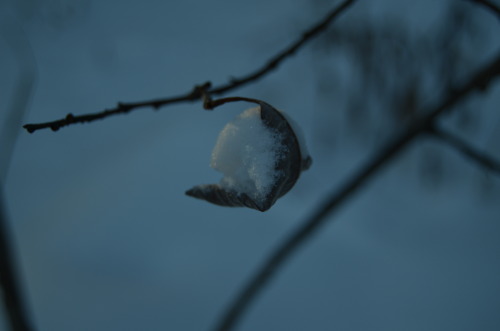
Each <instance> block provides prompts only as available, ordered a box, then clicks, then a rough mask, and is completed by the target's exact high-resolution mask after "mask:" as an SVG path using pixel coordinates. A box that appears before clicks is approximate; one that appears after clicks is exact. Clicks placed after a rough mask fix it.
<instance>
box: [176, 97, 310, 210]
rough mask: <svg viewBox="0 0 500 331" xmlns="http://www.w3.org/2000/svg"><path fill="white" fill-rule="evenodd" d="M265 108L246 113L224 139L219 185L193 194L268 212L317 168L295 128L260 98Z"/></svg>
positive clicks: (217, 155)
mask: <svg viewBox="0 0 500 331" xmlns="http://www.w3.org/2000/svg"><path fill="white" fill-rule="evenodd" d="M233 101H249V102H254V103H257V104H258V105H259V106H258V107H256V108H251V109H248V110H246V111H245V112H243V113H242V114H240V115H239V116H238V117H237V118H236V119H235V120H234V121H233V122H230V123H229V124H227V125H226V127H225V128H224V129H223V130H222V132H221V133H220V135H219V138H218V141H217V144H216V146H215V148H214V151H213V153H212V162H211V166H212V167H213V168H215V169H216V170H219V171H221V172H222V173H223V174H224V178H223V179H222V180H221V182H220V183H219V184H209V185H198V186H195V187H193V188H192V189H190V190H188V191H187V192H186V194H187V195H189V196H192V197H195V198H199V199H203V200H206V201H208V202H211V203H214V204H217V205H220V206H228V207H249V208H253V209H257V210H260V211H266V210H268V209H269V208H271V206H272V205H273V204H274V203H275V202H276V200H277V199H278V198H280V197H282V196H283V195H284V194H286V193H287V192H288V191H289V190H290V189H291V188H292V187H293V186H294V185H295V183H296V182H297V179H298V178H299V175H300V172H301V171H303V170H306V169H308V168H309V166H310V165H311V157H310V156H309V155H308V153H307V150H306V148H305V144H304V142H303V139H302V137H300V134H299V136H298V135H297V134H296V132H295V130H294V129H297V128H295V124H294V123H291V120H289V119H287V117H285V115H284V114H283V113H281V112H280V111H278V110H276V109H275V108H274V107H272V106H271V105H269V104H267V103H265V102H263V101H260V100H254V99H247V98H226V99H219V100H215V101H214V102H213V103H214V104H215V106H214V107H216V106H218V105H221V104H223V103H226V102H233Z"/></svg>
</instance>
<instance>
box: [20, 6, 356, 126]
mask: <svg viewBox="0 0 500 331" xmlns="http://www.w3.org/2000/svg"><path fill="white" fill-rule="evenodd" d="M355 1H356V0H346V1H344V2H342V3H341V4H340V5H339V6H337V7H336V8H335V9H333V10H332V11H331V12H330V13H329V14H328V15H327V16H326V17H325V18H324V19H322V20H321V21H319V22H318V23H316V24H315V25H313V26H312V27H311V28H310V29H309V30H307V31H306V32H304V33H303V34H302V36H301V37H300V38H299V39H297V40H296V41H295V42H293V43H292V44H291V45H289V46H288V47H287V48H285V49H284V50H282V51H281V52H279V53H278V54H276V55H275V56H274V57H272V58H271V59H270V60H269V61H268V62H266V63H265V64H264V65H263V66H261V67H260V68H258V69H257V70H255V71H253V72H251V73H249V74H248V75H246V76H243V77H240V78H235V79H232V80H231V81H230V82H228V83H226V84H222V85H219V86H216V87H213V88H211V86H210V84H209V83H205V84H204V85H202V87H204V88H205V89H206V92H207V93H209V94H210V95H221V94H224V93H226V92H228V91H231V90H234V89H236V88H238V87H241V86H243V85H246V84H248V83H251V82H254V81H257V80H258V79H260V78H262V77H263V76H264V75H266V74H268V73H269V72H271V71H273V70H275V69H276V68H278V66H279V65H280V64H281V63H282V62H283V61H284V60H285V59H287V58H289V57H290V56H292V55H293V54H294V53H295V52H296V51H298V50H299V49H300V48H301V47H302V46H303V45H304V44H305V43H307V42H308V41H310V40H312V39H313V38H314V37H316V36H317V35H319V34H320V33H321V32H323V31H324V30H326V28H327V27H328V25H329V24H330V23H331V22H332V21H333V20H334V19H335V18H336V17H338V16H339V15H340V14H341V13H342V12H344V11H345V10H346V9H347V8H348V7H349V6H350V5H351V4H353V3H354V2H355ZM200 92H201V90H200V86H195V87H194V88H193V89H192V91H191V92H188V93H185V94H183V95H179V96H174V97H169V98H163V99H156V100H150V101H142V102H130V103H121V102H119V103H118V104H117V106H116V107H115V108H112V109H105V110H103V111H101V112H97V113H90V114H84V115H78V116H75V115H73V114H71V113H69V114H68V115H66V117H64V118H62V119H59V120H56V121H51V122H45V123H37V124H26V125H24V126H23V128H25V129H26V130H27V131H28V132H29V133H33V132H35V131H37V130H41V129H47V128H50V129H52V131H57V130H59V129H60V128H62V127H65V126H68V125H72V124H76V123H87V122H93V121H96V120H100V119H104V118H107V117H109V116H112V115H117V114H126V113H129V112H131V111H133V110H137V109H139V108H145V107H150V108H153V109H159V108H160V107H163V106H166V105H170V104H175V103H181V102H192V101H198V100H200V99H201V97H202V94H201V93H200Z"/></svg>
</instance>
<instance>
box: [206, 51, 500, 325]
mask: <svg viewBox="0 0 500 331" xmlns="http://www.w3.org/2000/svg"><path fill="white" fill-rule="evenodd" d="M497 76H500V54H498V55H497V57H496V58H495V60H494V61H493V62H491V63H489V64H488V65H486V66H485V67H483V68H482V69H481V70H479V71H478V72H477V73H476V74H475V75H474V76H473V77H472V78H471V79H470V80H469V81H468V82H467V83H466V84H464V85H463V87H462V88H460V89H457V90H454V91H452V92H451V93H450V95H448V96H447V97H446V98H445V99H443V100H444V101H443V102H441V103H440V104H439V105H438V106H437V107H435V108H433V109H430V110H429V111H427V112H424V114H427V115H425V116H423V117H422V118H421V119H420V120H417V121H415V122H414V123H413V124H412V125H411V126H410V127H409V128H408V129H407V130H406V131H404V132H403V133H402V134H400V135H399V136H398V137H396V138H395V139H394V140H392V141H391V142H390V143H389V144H387V145H386V146H385V147H384V148H382V149H381V150H380V151H379V152H378V153H377V154H376V155H375V156H374V157H373V158H372V159H370V160H369V161H368V163H366V164H365V165H364V166H362V167H361V168H360V169H359V170H358V172H357V173H355V174H354V175H353V176H352V177H350V179H348V180H347V182H346V183H344V185H342V186H341V187H340V188H339V189H338V190H336V191H333V192H332V194H330V195H329V196H328V198H327V199H326V200H325V201H323V203H322V204H321V205H319V207H318V208H317V209H316V210H315V212H314V213H313V214H312V215H311V217H310V218H308V219H307V220H306V221H305V222H304V223H303V224H302V225H301V226H299V228H298V229H296V230H295V231H294V232H293V233H292V234H291V235H290V236H288V237H287V238H285V239H284V241H283V242H282V243H281V245H279V246H278V248H277V249H276V250H275V251H273V252H271V254H270V255H269V258H268V259H267V260H266V261H264V263H263V264H262V265H261V267H260V268H258V270H257V272H256V273H255V274H254V275H253V277H252V278H251V279H250V280H249V281H248V283H246V284H245V285H244V287H243V289H242V291H241V292H240V293H239V294H238V295H237V297H236V298H235V300H234V301H233V302H232V303H231V304H230V305H229V307H228V309H227V310H226V311H225V313H224V314H223V316H222V318H221V319H220V320H219V323H218V324H217V326H216V328H215V330H218V331H229V330H233V329H234V328H235V326H236V324H237V323H238V322H239V321H240V319H241V318H242V317H243V314H244V313H245V312H246V311H247V309H248V307H249V306H250V304H251V303H252V302H253V301H254V300H255V299H256V298H257V295H258V294H259V293H261V292H262V290H263V289H264V287H265V286H266V285H267V284H268V283H269V281H270V280H271V279H272V278H273V276H275V275H276V273H277V272H278V271H279V269H280V268H281V267H282V266H283V265H284V263H285V262H286V261H287V260H288V259H290V257H291V256H292V255H293V254H294V253H295V252H296V251H297V250H298V249H299V248H300V247H301V245H303V244H304V243H305V242H306V240H307V239H309V238H310V237H311V236H312V235H313V234H314V233H315V232H316V231H318V229H319V228H320V227H321V226H322V225H324V224H325V223H326V221H327V220H328V219H329V218H327V216H331V214H332V213H333V212H334V211H337V210H338V209H339V207H340V206H341V205H342V204H343V203H344V202H346V201H347V200H348V199H349V198H350V197H351V196H352V195H353V194H354V193H355V192H356V191H357V190H358V189H359V188H360V187H361V186H362V185H364V184H366V183H367V182H368V180H369V179H370V178H371V177H373V175H374V174H375V173H376V172H377V171H379V170H380V169H381V168H382V167H383V166H384V165H386V164H388V163H389V161H391V160H392V159H393V158H394V157H395V156H396V155H397V154H398V153H399V152H400V151H401V150H403V149H404V148H405V147H406V146H408V144H409V143H410V142H411V141H413V139H414V138H416V137H417V136H418V135H419V134H420V133H421V132H423V131H426V130H427V129H428V128H429V127H430V126H431V125H432V124H433V122H434V120H435V119H436V118H437V117H438V116H439V115H441V114H443V113H444V112H446V111H447V110H450V108H451V107H453V106H454V105H456V104H457V102H458V101H460V100H461V99H463V98H464V97H466V96H467V95H469V94H470V93H471V92H473V91H476V90H485V89H486V88H487V87H488V85H489V84H490V83H491V81H492V80H493V79H494V78H495V77H497Z"/></svg>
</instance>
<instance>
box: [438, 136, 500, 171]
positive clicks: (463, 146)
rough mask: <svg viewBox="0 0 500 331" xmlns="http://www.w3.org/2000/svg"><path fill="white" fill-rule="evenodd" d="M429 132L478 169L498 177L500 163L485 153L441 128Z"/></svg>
mask: <svg viewBox="0 0 500 331" xmlns="http://www.w3.org/2000/svg"><path fill="white" fill-rule="evenodd" d="M429 132H430V133H431V134H432V136H433V137H435V138H437V139H440V140H441V141H443V142H445V143H446V144H448V145H449V146H451V147H453V148H454V149H456V150H457V151H458V152H460V153H461V154H462V155H463V156H465V157H467V158H468V159H470V160H471V161H473V162H475V163H477V164H478V165H479V166H480V167H482V168H484V169H486V170H489V171H492V172H495V173H496V174H498V175H500V161H499V160H496V159H495V158H493V157H492V156H490V155H488V154H487V153H484V152H482V151H479V150H477V149H476V148H475V147H473V146H472V145H470V144H469V143H468V142H467V141H466V140H465V139H462V138H460V137H458V136H457V135H455V134H453V133H451V132H450V131H448V130H445V129H443V128H437V127H432V128H431V129H430V130H429Z"/></svg>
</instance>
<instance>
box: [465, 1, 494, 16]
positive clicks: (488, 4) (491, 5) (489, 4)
mask: <svg viewBox="0 0 500 331" xmlns="http://www.w3.org/2000/svg"><path fill="white" fill-rule="evenodd" d="M468 1H471V2H475V3H477V4H480V5H483V6H484V7H486V8H488V9H489V10H491V11H492V12H493V13H494V14H495V15H496V16H498V19H500V6H499V5H497V4H494V3H493V2H491V1H489V0H468Z"/></svg>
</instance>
